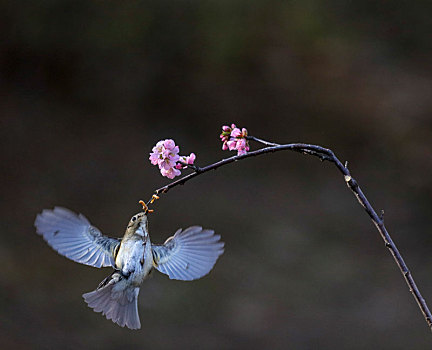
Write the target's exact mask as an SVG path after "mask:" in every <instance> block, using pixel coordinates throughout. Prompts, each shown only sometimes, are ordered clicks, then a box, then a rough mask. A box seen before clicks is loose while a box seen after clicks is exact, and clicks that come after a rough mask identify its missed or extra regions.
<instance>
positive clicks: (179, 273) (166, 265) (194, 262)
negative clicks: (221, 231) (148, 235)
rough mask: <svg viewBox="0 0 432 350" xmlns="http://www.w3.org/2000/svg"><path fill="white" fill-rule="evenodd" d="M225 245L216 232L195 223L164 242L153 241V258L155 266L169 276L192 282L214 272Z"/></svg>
mask: <svg viewBox="0 0 432 350" xmlns="http://www.w3.org/2000/svg"><path fill="white" fill-rule="evenodd" d="M223 247H224V243H223V242H221V241H220V236H219V235H215V234H214V231H212V230H203V229H202V228H201V227H199V226H193V227H189V228H187V229H186V230H184V231H182V230H181V229H179V230H178V231H177V232H176V233H175V235H174V236H172V237H170V238H168V239H167V240H166V242H165V243H164V244H163V245H154V244H153V245H152V251H153V261H154V264H155V268H156V269H157V270H158V271H160V272H162V273H164V274H166V275H168V276H169V278H171V279H175V280H182V281H191V280H194V279H197V278H200V277H202V276H204V275H206V274H208V273H209V272H210V270H211V269H212V268H213V266H214V264H215V263H216V260H217V259H218V258H219V256H220V255H221V254H222V253H223V252H224V248H223Z"/></svg>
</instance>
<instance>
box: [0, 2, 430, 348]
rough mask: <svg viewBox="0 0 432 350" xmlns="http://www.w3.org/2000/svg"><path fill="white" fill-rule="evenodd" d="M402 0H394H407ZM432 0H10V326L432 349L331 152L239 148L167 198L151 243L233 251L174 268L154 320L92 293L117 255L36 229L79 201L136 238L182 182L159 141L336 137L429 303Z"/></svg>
mask: <svg viewBox="0 0 432 350" xmlns="http://www.w3.org/2000/svg"><path fill="white" fill-rule="evenodd" d="M396 3H397V4H396ZM431 11H432V8H431V2H430V1H426V0H425V1H422V0H418V1H414V2H405V3H403V2H392V1H367V0H366V1H364V0H363V1H350V2H348V1H337V0H326V1H324V0H310V1H301V2H300V1H298V2H290V1H275V0H266V1H263V0H260V1H258V0H256V1H255V0H248V1H245V0H236V1H233V0H217V1H216V0H193V1H191V0H189V1H187V0H180V1H173V0H170V1H166V0H157V1H142V2H141V1H88V0H87V1H84V0H73V1H72V0H70V1H66V0H63V1H59V0H56V1H53V0H52V1H34V2H28V1H23V2H20V1H16V2H15V1H8V2H3V3H1V5H0V36H1V41H0V42H1V44H0V95H1V99H0V105H1V112H0V116H1V135H0V136H1V139H0V140H1V141H0V142H1V155H2V159H1V165H2V172H1V179H0V180H1V184H2V189H1V192H2V195H1V197H2V201H1V222H0V225H1V227H0V228H1V237H2V244H1V245H0V266H1V270H2V272H1V279H0V343H1V344H2V347H4V348H5V349H6V348H8V349H36V348H37V349H41V348H47V349H48V348H51V349H53V348H62V349H77V348H81V349H87V348H89V349H90V348H102V347H103V348H105V349H118V348H119V347H122V346H125V347H126V346H127V348H128V349H150V348H151V349H170V348H184V349H186V348H196V349H221V348H225V349H253V348H284V349H330V348H331V349H425V348H427V347H428V346H430V343H431V341H432V338H431V335H430V332H429V331H428V329H427V327H426V324H425V322H424V320H423V318H422V316H421V314H420V312H419V310H418V308H417V306H416V304H415V302H414V300H413V298H412V297H411V295H410V293H409V291H408V288H407V286H406V285H405V282H404V281H403V279H402V277H401V276H400V273H399V271H398V270H397V267H396V265H395V264H394V262H393V260H392V258H391V256H390V254H389V252H388V251H387V250H386V249H385V247H384V244H383V242H382V241H381V238H380V237H379V235H378V233H377V232H376V230H375V228H374V227H373V225H372V223H371V222H370V220H369V219H368V217H367V215H365V213H364V212H363V210H362V208H361V207H360V206H359V205H358V204H357V202H356V200H355V198H354V197H353V195H352V194H351V193H350V192H349V191H348V190H347V188H346V186H345V185H344V182H343V178H342V177H341V176H340V175H339V173H338V172H337V171H336V169H335V168H333V167H332V166H331V165H330V164H327V163H320V162H319V161H318V160H316V159H313V158H310V157H306V156H302V155H299V154H294V153H279V154H273V155H267V156H264V157H261V158H254V159H250V160H248V161H245V162H241V163H237V164H233V165H230V166H227V167H225V168H221V169H219V170H217V171H216V172H212V173H208V174H205V175H203V176H200V177H198V178H196V179H194V180H193V181H191V182H189V183H187V184H186V185H185V186H183V187H179V188H176V189H174V190H173V191H172V192H170V193H169V194H168V195H166V196H164V197H163V199H161V200H160V201H158V203H157V204H156V206H155V209H156V213H155V214H154V215H153V216H152V217H151V222H150V229H151V235H152V239H153V241H155V242H161V241H163V240H164V239H165V238H166V237H167V236H168V235H170V234H171V233H173V232H174V231H175V230H176V229H177V228H178V227H183V228H185V227H187V226H189V225H198V224H199V225H203V226H205V227H209V228H214V229H215V230H216V231H217V232H218V233H220V234H221V235H222V236H223V240H224V241H225V242H226V252H225V254H224V255H223V256H222V258H221V259H220V260H219V262H218V263H217V265H216V267H215V269H214V270H213V271H212V273H211V274H210V275H209V276H207V277H205V278H203V279H202V280H199V281H196V282H192V283H184V282H177V281H170V280H168V278H166V277H165V276H163V275H160V274H157V275H155V276H154V277H153V278H151V279H150V280H148V281H146V283H145V284H143V286H142V289H141V294H140V302H139V304H140V305H139V308H140V315H141V322H142V329H141V330H140V331H129V330H125V329H122V328H120V327H118V326H116V325H114V324H112V323H111V322H110V321H107V320H105V319H104V318H103V317H102V316H101V315H100V314H96V313H94V312H93V311H91V310H90V309H89V308H87V307H86V305H85V303H84V302H83V300H82V298H81V294H82V293H84V292H87V291H90V290H92V289H94V288H95V287H96V286H97V285H98V283H99V281H100V280H101V279H103V278H104V277H105V276H106V275H107V274H108V273H109V270H107V269H106V270H96V269H92V268H90V267H86V266H80V265H79V264H76V263H73V262H71V261H68V260H67V259H65V258H63V257H61V256H59V255H58V254H56V253H55V252H54V251H52V250H51V249H50V248H49V247H48V245H47V244H46V243H45V242H44V241H43V240H42V239H41V238H40V237H39V236H37V235H36V234H35V230H34V227H33V221H34V218H35V216H36V214H37V213H38V212H40V211H41V210H42V209H43V208H52V207H53V206H54V205H61V206H65V207H68V208H70V209H72V210H75V211H79V212H82V213H83V214H85V215H86V216H87V217H88V218H89V219H90V220H91V221H92V222H93V223H94V224H95V225H96V226H97V227H99V228H100V229H101V230H103V231H104V232H106V233H108V234H111V235H113V236H121V235H122V234H123V232H124V228H125V225H126V223H127V221H128V220H129V218H130V217H131V216H132V215H133V214H135V213H136V212H137V211H138V210H139V206H138V204H137V201H138V200H139V199H145V200H146V199H148V198H149V197H150V196H151V194H152V192H153V190H154V189H156V188H157V187H160V186H162V185H163V184H166V183H167V180H166V179H164V178H162V177H161V176H160V175H159V174H158V171H157V169H156V168H155V167H153V166H151V165H150V163H149V162H148V160H147V158H148V153H149V152H150V150H151V148H152V146H153V145H154V144H155V143H156V142H157V141H158V140H160V139H163V138H173V139H174V140H175V141H176V142H177V143H178V144H179V145H180V147H181V151H182V153H183V154H189V153H190V152H192V151H193V152H195V153H196V154H197V157H198V158H197V163H198V164H199V165H206V164H208V163H211V162H213V161H216V160H219V159H221V158H223V157H228V156H229V153H228V152H222V151H221V149H220V148H221V145H220V142H219V139H218V135H219V132H220V127H221V125H223V124H226V123H229V122H236V123H237V124H238V125H239V126H245V127H247V128H248V129H249V132H250V134H252V135H255V136H258V137H262V138H266V139H269V140H273V141H276V142H286V143H288V142H297V141H301V142H310V143H315V144H320V145H323V146H327V147H330V148H332V149H333V150H334V151H335V152H336V153H337V154H338V156H339V157H340V158H341V159H342V160H349V161H350V163H349V164H350V169H351V171H352V173H353V175H354V176H355V177H356V178H357V179H358V181H359V182H360V185H362V187H363V189H364V191H365V192H366V194H367V195H368V196H369V198H370V200H371V201H372V203H373V205H374V206H375V208H377V209H381V208H383V209H385V213H386V214H385V219H386V224H387V226H388V229H389V231H390V232H391V233H392V234H393V237H394V239H395V241H396V243H398V245H399V247H400V250H401V252H402V253H403V255H404V256H405V258H406V261H407V263H408V265H409V266H410V267H411V269H412V272H413V274H414V277H415V278H416V280H417V282H418V285H419V287H420V289H421V290H422V292H423V294H424V296H425V298H426V300H429V301H430V302H432V280H431V273H432V257H431V253H430V252H431V248H432V235H431V225H432V224H431V223H432V220H431V213H432V197H431V194H432V182H431V174H432V157H431V147H432V118H431V112H432V98H431V97H432V93H431V91H432V79H431V78H432V73H431V71H432V70H431V68H432V66H431V49H432V47H431V41H430V33H431V26H430V24H431V22H430V13H431Z"/></svg>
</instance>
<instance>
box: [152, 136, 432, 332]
mask: <svg viewBox="0 0 432 350" xmlns="http://www.w3.org/2000/svg"><path fill="white" fill-rule="evenodd" d="M247 139H248V140H252V141H256V142H259V143H261V144H263V145H265V146H267V147H264V148H261V149H258V150H256V151H252V152H248V153H246V154H244V155H238V156H233V157H230V158H227V159H223V160H221V161H219V162H216V163H213V164H210V165H207V166H205V167H203V168H196V171H194V172H193V173H190V174H189V175H186V176H184V177H182V178H180V179H178V180H176V181H173V182H171V183H169V184H168V185H166V186H164V187H161V188H159V189H157V190H156V191H155V194H156V195H158V194H162V193H167V192H168V191H169V190H170V189H171V188H173V187H175V186H178V185H183V184H184V183H186V182H187V181H189V180H190V179H192V178H194V177H195V176H197V175H200V174H203V173H205V172H207V171H210V170H215V169H217V168H219V167H221V166H224V165H227V164H230V163H233V162H236V161H239V160H243V159H246V158H250V157H256V156H260V155H262V154H267V153H272V152H279V151H285V150H289V151H295V152H300V153H303V154H308V155H312V156H315V157H318V158H319V159H320V160H321V161H324V160H327V161H329V162H331V163H333V164H334V165H335V166H336V167H337V168H338V169H339V171H340V172H341V173H342V174H343V176H344V180H345V183H346V184H347V186H348V188H349V189H350V190H351V191H352V192H353V193H354V195H355V197H356V198H357V200H358V202H359V203H360V205H361V206H362V207H363V208H364V209H365V211H366V213H367V214H368V215H369V217H370V218H371V220H372V222H373V223H374V225H375V226H376V228H377V230H378V232H379V233H380V235H381V238H382V239H383V241H384V243H385V246H386V247H387V248H388V249H389V250H390V253H391V254H392V256H393V258H394V260H395V262H396V264H397V266H398V267H399V269H400V271H401V273H402V276H403V277H404V279H405V282H406V283H407V284H408V287H409V290H410V292H411V293H412V295H413V297H414V299H415V301H416V302H417V304H418V306H419V308H420V310H421V312H422V314H423V316H424V318H425V320H426V322H427V324H428V326H429V328H430V329H431V330H432V314H431V312H430V310H429V308H428V306H427V304H426V301H425V299H424V298H423V297H422V295H421V293H420V290H419V289H418V287H417V285H416V283H415V282H414V278H413V277H412V274H411V272H410V271H409V269H408V266H407V265H406V263H405V261H404V259H403V258H402V255H401V254H400V252H399V250H398V249H397V247H396V244H395V243H394V242H393V240H392V239H391V237H390V234H389V233H388V231H387V229H386V227H385V225H384V220H383V215H382V214H381V215H378V214H377V213H376V211H375V210H374V209H373V207H372V205H371V204H370V202H369V200H368V199H367V198H366V196H365V194H364V193H363V191H362V190H361V188H360V187H359V185H358V183H357V181H356V180H355V179H354V178H353V177H352V175H351V173H350V171H349V170H348V162H345V165H344V164H342V162H341V161H340V160H339V159H338V158H337V157H336V155H335V154H334V153H333V151H332V150H330V149H328V148H324V147H321V146H317V145H310V144H305V143H291V144H285V145H280V144H277V143H273V142H268V141H264V140H261V139H259V138H256V137H253V136H247ZM149 204H150V201H149V202H148V203H147V205H149ZM382 213H383V212H382Z"/></svg>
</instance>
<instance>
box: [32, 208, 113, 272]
mask: <svg viewBox="0 0 432 350" xmlns="http://www.w3.org/2000/svg"><path fill="white" fill-rule="evenodd" d="M34 224H35V226H36V231H37V233H38V234H40V235H42V236H43V238H44V239H45V240H46V241H47V243H48V244H49V245H50V246H51V247H52V248H53V249H54V250H56V251H57V252H58V253H60V254H61V255H64V256H65V257H67V258H69V259H71V260H73V261H76V262H78V263H81V264H85V265H90V266H94V267H104V266H112V267H114V266H115V258H114V256H115V253H116V251H117V250H118V247H119V245H120V240H118V239H115V238H109V237H107V236H104V235H103V234H102V233H101V232H100V231H99V230H98V229H97V228H96V227H94V226H92V225H91V224H90V222H89V221H88V220H87V219H86V217H85V216H84V215H82V214H79V215H77V214H75V213H74V212H72V211H70V210H68V209H65V208H60V207H55V208H54V210H49V209H44V210H43V211H42V213H41V214H38V215H37V217H36V220H35V223H34Z"/></svg>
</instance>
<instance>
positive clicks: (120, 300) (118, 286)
mask: <svg viewBox="0 0 432 350" xmlns="http://www.w3.org/2000/svg"><path fill="white" fill-rule="evenodd" d="M113 277H117V276H113ZM122 282H126V280H120V279H119V278H113V279H112V280H111V281H110V282H109V283H107V284H106V285H105V286H103V287H101V288H98V289H96V290H94V291H92V292H89V293H86V294H83V298H84V300H85V302H86V303H87V304H88V306H89V307H91V308H92V309H93V310H94V311H95V312H102V315H104V316H105V317H106V318H107V319H108V320H112V321H113V322H114V323H117V324H118V325H119V326H121V327H124V326H126V327H128V328H130V329H140V328H141V322H140V319H139V315H138V294H139V288H137V287H133V286H127V285H126V283H122Z"/></svg>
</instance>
